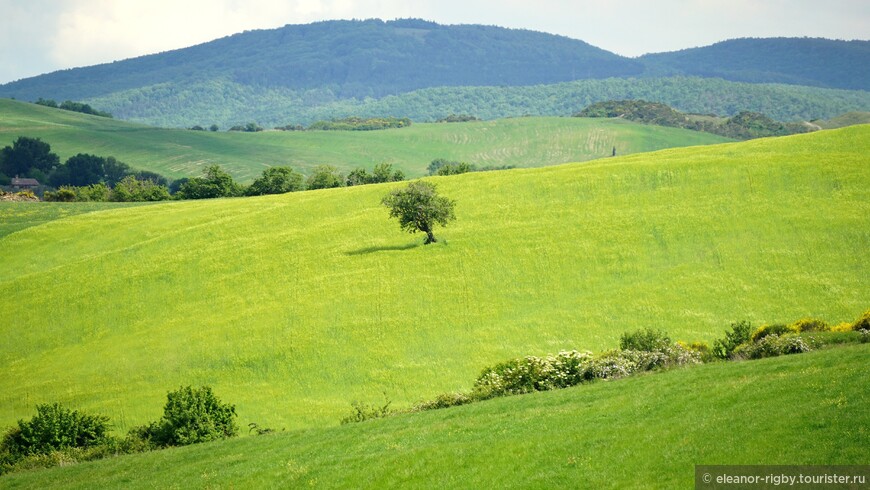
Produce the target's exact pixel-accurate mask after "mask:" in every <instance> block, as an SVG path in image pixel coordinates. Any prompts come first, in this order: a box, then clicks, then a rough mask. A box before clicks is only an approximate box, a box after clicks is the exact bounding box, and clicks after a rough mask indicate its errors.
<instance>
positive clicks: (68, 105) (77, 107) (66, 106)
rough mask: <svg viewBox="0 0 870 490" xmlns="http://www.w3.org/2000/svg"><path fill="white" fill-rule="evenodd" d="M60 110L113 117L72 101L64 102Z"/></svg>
mask: <svg viewBox="0 0 870 490" xmlns="http://www.w3.org/2000/svg"><path fill="white" fill-rule="evenodd" d="M59 108H60V109H63V110H65V111H73V112H81V113H82V114H90V115H92V116H100V117H112V115H111V114H109V113H108V112H103V111H98V110H96V109H94V108H93V107H91V106H90V105H88V104H83V103H81V102H73V101H71V100H67V101H64V102H63V103H62V104H61V105H60V106H59Z"/></svg>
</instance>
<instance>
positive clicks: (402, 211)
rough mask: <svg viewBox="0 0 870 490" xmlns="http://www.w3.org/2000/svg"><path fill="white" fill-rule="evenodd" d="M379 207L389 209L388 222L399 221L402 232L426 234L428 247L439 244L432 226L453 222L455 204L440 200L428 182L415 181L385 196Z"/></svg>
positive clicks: (447, 200)
mask: <svg viewBox="0 0 870 490" xmlns="http://www.w3.org/2000/svg"><path fill="white" fill-rule="evenodd" d="M381 204H383V205H384V206H386V207H387V208H389V210H390V217H391V218H396V219H398V220H399V226H400V227H401V229H402V230H405V231H407V232H408V233H416V232H418V231H421V232H423V233H425V234H426V241H425V242H424V243H425V244H427V245H428V244H430V243H435V242H436V241H438V240H436V238H435V235H434V234H433V231H432V229H433V227H434V225H436V224H439V225H441V226H447V223H449V222H450V221H453V220H455V219H456V214H455V213H454V207H455V206H456V202H455V201H453V200H451V199H448V198H446V197H443V196H439V195H438V192H437V191H436V189H435V184H432V183H431V182H423V181H414V182H410V183H409V184H408V185H407V186H406V187H402V188H399V189H394V190H393V191H392V192H390V193H389V194H387V195H386V196H384V198H383V199H382V200H381Z"/></svg>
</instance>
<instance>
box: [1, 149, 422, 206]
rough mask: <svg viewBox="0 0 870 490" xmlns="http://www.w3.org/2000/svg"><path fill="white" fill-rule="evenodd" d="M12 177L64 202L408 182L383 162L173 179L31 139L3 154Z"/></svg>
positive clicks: (212, 171)
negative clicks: (240, 178) (239, 177)
mask: <svg viewBox="0 0 870 490" xmlns="http://www.w3.org/2000/svg"><path fill="white" fill-rule="evenodd" d="M11 177H27V178H33V179H36V180H37V181H39V182H40V183H42V184H45V185H46V186H47V187H50V188H51V189H49V190H46V191H45V192H44V194H43V199H45V200H47V201H64V202H72V201H118V202H134V201H164V200H168V199H210V198H216V197H240V196H260V195H265V194H283V193H286V192H296V191H302V190H314V189H328V188H333V187H345V186H355V185H364V184H375V183H381V182H397V181H402V180H405V174H404V172H402V171H401V170H400V169H396V168H394V167H393V165H392V164H390V163H380V164H378V165H375V166H374V168H373V169H372V171H371V172H370V171H369V170H367V169H365V168H357V169H354V170H352V171H350V172H349V173H347V174H344V173H342V172H341V171H340V170H339V169H338V168H337V167H335V166H332V165H319V166H317V167H315V168H314V169H313V170H312V171H311V172H310V173H309V174H308V176H307V177H306V176H303V175H302V174H301V173H299V172H298V171H296V170H294V169H292V168H290V167H286V166H274V167H269V168H267V169H265V170H264V171H263V173H262V174H261V175H260V177H258V178H257V179H256V180H254V182H252V183H251V185H248V186H246V185H243V184H240V183H238V182H236V181H235V180H234V179H233V177H232V176H231V175H230V174H229V173H227V172H226V171H225V170H223V169H222V168H221V167H220V166H219V165H211V166H209V167H206V169H205V172H204V173H203V176H201V177H191V178H187V177H185V178H181V179H177V180H173V181H170V180H169V179H167V178H166V177H164V176H162V175H160V174H158V173H156V172H150V171H146V170H133V169H131V168H130V166H129V165H127V164H126V163H124V162H121V161H119V160H117V159H116V158H115V157H111V156H109V157H102V156H97V155H91V154H87V153H79V154H77V155H74V156H72V157H70V158H68V159H67V160H66V161H65V162H63V163H61V161H60V158H59V157H58V156H57V154H55V153H52V151H51V145H49V144H48V143H46V142H44V141H42V140H41V139H39V138H30V137H27V136H21V137H19V138H18V139H16V140H15V141H14V142H13V143H12V145H11V146H6V147H4V148H3V149H2V150H0V185H9V184H10V183H11Z"/></svg>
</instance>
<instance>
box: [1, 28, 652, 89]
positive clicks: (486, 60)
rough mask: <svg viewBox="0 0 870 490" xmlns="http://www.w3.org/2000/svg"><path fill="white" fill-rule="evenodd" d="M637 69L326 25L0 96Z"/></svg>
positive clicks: (558, 46) (592, 56)
mask: <svg viewBox="0 0 870 490" xmlns="http://www.w3.org/2000/svg"><path fill="white" fill-rule="evenodd" d="M642 71H643V66H642V65H641V64H640V63H639V62H637V61H634V60H630V59H627V58H623V57H620V56H618V55H615V54H613V53H610V52H608V51H604V50H602V49H599V48H596V47H594V46H591V45H589V44H587V43H585V42H583V41H578V40H574V39H569V38H567V37H562V36H555V35H551V34H544V33H540V32H534V31H527V30H517V29H505V28H501V27H490V26H481V25H455V26H444V25H439V24H435V23H432V22H426V21H420V20H410V19H409V20H396V21H390V22H384V21H381V20H377V19H372V20H365V21H327V22H316V23H313V24H306V25H287V26H285V27H282V28H279V29H270V30H257V31H247V32H244V33H241V34H236V35H233V36H229V37H225V38H222V39H218V40H215V41H212V42H208V43H205V44H200V45H198V46H193V47H190V48H185V49H179V50H175V51H169V52H165V53H160V54H155V55H150V56H142V57H139V58H133V59H129V60H124V61H117V62H114V63H109V64H103V65H97V66H92V67H87V68H77V69H73V70H64V71H60V72H55V73H51V74H48V75H42V76H39V77H34V78H30V79H26V80H20V81H18V82H13V83H10V84H7V85H5V86H2V87H0V96H5V97H15V98H18V99H25V100H31V99H33V100H35V99H36V98H37V97H51V98H53V99H58V100H62V99H74V100H81V99H88V98H94V97H99V96H104V95H106V94H110V93H113V92H118V91H121V90H128V89H133V88H141V87H147V86H153V85H156V84H160V83H166V82H173V83H180V82H187V81H192V80H214V79H225V80H229V81H232V82H235V83H239V84H241V85H246V86H258V87H260V86H262V87H283V88H289V89H293V90H304V89H314V88H321V87H326V88H328V89H329V90H330V91H331V92H332V93H333V94H334V95H335V96H336V97H339V98H348V97H366V96H372V97H380V96H383V95H387V94H395V93H401V92H408V91H411V90H415V89H419V88H424V87H438V86H458V85H533V84H541V83H553V82H562V81H569V80H576V79H585V78H605V77H613V76H629V75H638V74H640V73H641V72H642Z"/></svg>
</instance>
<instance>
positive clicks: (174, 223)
mask: <svg viewBox="0 0 870 490" xmlns="http://www.w3.org/2000/svg"><path fill="white" fill-rule="evenodd" d="M868 136H870V127H868V126H856V127H851V128H846V129H840V130H832V131H822V132H818V133H813V134H810V135H800V136H793V137H784V138H778V139H766V140H754V141H751V142H745V143H735V144H725V145H715V146H708V147H695V148H686V149H674V150H666V151H662V152H657V153H653V154H643V155H633V156H626V157H620V158H611V159H604V160H599V161H596V162H591V163H587V164H573V165H564V166H556V167H547V168H542V169H522V170H514V171H505V172H490V173H481V174H466V175H462V176H457V177H449V178H437V179H433V181H434V182H436V183H437V184H438V185H439V189H440V190H441V192H442V193H443V194H444V195H446V196H448V197H450V198H453V199H455V200H456V201H457V210H456V214H457V217H458V219H457V221H456V222H455V223H454V224H452V225H451V226H450V227H449V228H446V229H443V230H442V229H439V230H436V235H438V236H439V237H440V238H441V239H442V240H441V241H440V242H439V243H438V244H435V245H432V246H422V245H421V241H422V240H421V238H419V237H413V236H409V235H407V234H403V233H401V232H400V230H399V229H398V225H397V224H396V223H394V222H391V221H389V220H388V219H387V212H386V210H385V209H384V208H382V207H381V206H379V200H380V198H381V197H382V196H383V195H384V194H385V193H386V192H387V191H388V189H390V188H391V186H392V185H374V186H362V187H355V188H347V189H338V190H330V191H313V192H302V193H294V194H288V195H280V196H267V197H263V198H249V199H231V200H212V201H199V202H171V203H165V204H154V205H149V206H142V207H135V208H129V209H114V210H108V211H103V212H92V213H87V214H80V215H76V216H70V217H66V218H62V219H57V220H54V221H50V222H47V223H44V224H42V225H39V226H34V227H31V228H27V229H25V230H22V231H20V232H18V233H13V234H10V235H7V236H6V237H4V238H2V239H0V256H2V257H3V261H2V262H0V335H2V337H3V338H4V339H5V342H3V343H2V345H0V370H2V372H3V373H4V376H3V377H0V425H5V424H11V423H13V422H14V421H15V420H16V419H17V418H21V417H25V416H28V415H29V414H31V413H32V411H33V407H34V405H35V404H37V403H40V402H49V401H59V402H63V403H67V404H71V405H73V406H76V407H80V408H84V409H88V410H94V411H99V412H102V413H106V414H107V415H110V416H111V417H112V419H113V420H114V421H116V423H117V424H118V429H119V430H122V431H123V430H125V429H126V428H128V427H130V426H131V425H133V424H139V423H142V422H145V421H147V420H152V419H154V418H156V417H157V416H158V414H159V412H160V409H161V407H162V403H163V399H164V397H165V393H166V392H167V391H168V390H170V389H174V388H177V387H178V386H179V385H181V384H185V385H186V384H209V385H212V386H213V387H214V388H215V390H216V392H217V393H218V394H219V395H220V396H222V397H223V398H225V399H227V400H230V401H232V402H234V403H236V404H237V406H238V412H239V414H240V422H242V423H243V424H247V423H248V422H257V423H259V424H261V425H266V426H271V427H286V428H288V429H293V428H299V427H310V426H323V425H331V424H335V423H336V421H337V419H338V418H339V417H340V416H341V415H344V414H345V413H346V412H347V411H348V410H349V406H350V405H349V404H350V402H351V401H353V400H361V401H378V400H382V399H383V396H384V395H383V393H386V395H387V396H388V397H389V398H390V399H392V400H393V401H394V405H395V406H405V405H407V404H409V403H412V402H414V401H418V400H420V399H423V398H428V397H431V396H432V395H434V394H437V393H440V392H444V391H449V390H457V389H467V388H468V387H469V384H470V383H471V380H472V379H473V378H474V376H475V375H476V374H477V373H478V372H479V371H480V369H482V368H483V367H484V366H487V365H490V364H492V363H494V362H497V361H500V360H503V359H507V358H511V357H515V356H519V355H525V354H533V355H543V354H546V353H548V352H555V351H558V350H560V349H565V348H579V349H589V350H601V349H605V348H609V347H613V346H615V345H617V342H618V338H619V335H620V334H621V333H623V332H624V331H627V330H631V329H635V328H639V327H642V326H651V327H656V328H661V329H665V330H667V331H669V332H670V333H671V334H672V336H673V337H674V338H676V339H686V340H708V341H709V340H712V339H713V338H716V337H718V336H721V334H722V331H723V330H724V329H725V328H726V327H727V324H728V322H730V321H736V320H742V319H746V320H749V321H752V322H754V323H756V324H757V323H759V322H774V321H791V320H794V319H796V318H801V317H804V316H814V317H820V318H823V319H826V320H828V321H830V322H839V321H846V320H848V321H851V320H853V319H854V318H855V317H856V316H857V315H858V314H859V313H860V312H862V311H864V310H866V309H867V307H868V304H867V301H868V298H870V284H868V282H867V277H870V266H868V263H867V261H866V260H865V257H866V250H867V249H868V248H870V242H868V237H870V232H868V230H870V203H868V201H867V198H866V189H867V187H868V185H870V168H868V166H867V155H868V154H870V137H868Z"/></svg>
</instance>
